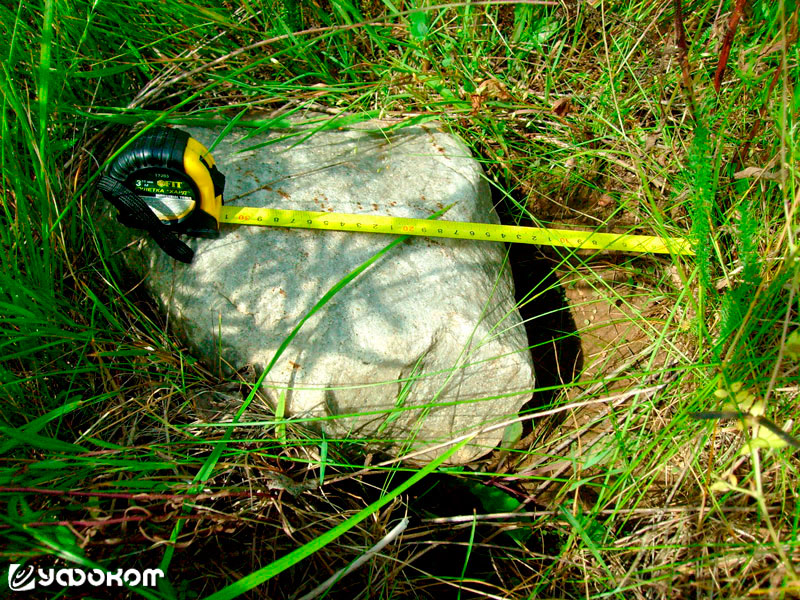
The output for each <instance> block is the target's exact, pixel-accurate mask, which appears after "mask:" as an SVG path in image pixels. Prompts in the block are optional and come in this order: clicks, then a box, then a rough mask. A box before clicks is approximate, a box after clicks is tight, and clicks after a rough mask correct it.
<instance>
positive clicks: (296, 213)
mask: <svg viewBox="0 0 800 600" xmlns="http://www.w3.org/2000/svg"><path fill="white" fill-rule="evenodd" d="M224 187H225V177H224V176H223V175H222V173H220V172H219V170H218V169H217V167H216V165H215V163H214V159H213V158H212V157H211V155H210V154H209V152H208V150H207V149H206V148H205V147H204V146H203V145H202V144H201V143H200V142H198V141H197V140H195V139H194V138H192V137H191V136H190V135H189V134H188V133H186V132H183V131H180V130H178V129H168V128H164V127H159V128H153V129H150V130H148V131H147V132H146V133H144V134H143V135H141V136H140V137H138V138H136V139H135V140H134V141H133V142H132V143H131V144H130V145H129V146H127V147H126V148H125V149H124V150H123V151H122V152H120V153H119V154H118V155H117V157H116V159H115V160H114V162H113V163H112V164H111V166H110V168H109V170H108V173H107V174H106V175H103V176H102V177H101V179H100V190H101V191H102V192H103V195H104V196H105V197H106V199H108V201H109V202H111V203H112V204H113V205H114V206H115V207H116V208H117V209H118V210H119V217H118V218H119V221H120V222H121V223H122V224H123V225H126V226H128V227H135V228H138V229H144V230H146V231H148V232H149V233H150V235H151V236H152V237H153V239H154V240H155V241H156V243H158V245H159V246H160V247H161V248H162V249H163V250H164V251H165V252H166V253H167V254H169V255H170V256H172V257H173V258H175V259H177V260H180V261H182V262H187V263H188V262H191V260H192V257H193V254H194V253H193V251H192V250H191V249H190V248H189V247H188V246H187V245H186V244H184V243H183V242H182V241H180V240H179V239H178V237H177V235H176V234H178V233H183V234H187V235H190V236H200V237H216V236H218V235H219V224H220V223H230V224H234V225H256V226H266V227H292V228H301V229H316V230H323V231H349V232H353V233H383V234H393V235H413V236H425V237H437V238H451V239H462V240H475V241H487V242H511V243H521V244H537V245H548V246H561V247H568V248H590V249H595V250H617V251H622V252H644V253H661V254H684V255H691V254H694V251H693V250H692V247H691V244H690V243H689V241H688V240H686V239H683V238H674V237H656V236H648V235H628V234H615V233H601V232H594V231H573V230H568V229H550V228H538V227H520V226H515V225H494V224H491V223H466V222H460V221H446V220H430V219H413V218H403V217H390V216H386V215H371V214H347V213H329V212H311V211H302V210H284V209H277V208H255V207H246V206H223V205H222V204H223V198H222V195H223V190H224Z"/></svg>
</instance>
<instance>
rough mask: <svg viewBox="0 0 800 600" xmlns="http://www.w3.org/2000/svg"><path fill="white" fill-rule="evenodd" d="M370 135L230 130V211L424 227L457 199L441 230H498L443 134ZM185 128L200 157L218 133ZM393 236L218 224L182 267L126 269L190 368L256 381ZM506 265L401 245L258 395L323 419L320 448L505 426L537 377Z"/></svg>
mask: <svg viewBox="0 0 800 600" xmlns="http://www.w3.org/2000/svg"><path fill="white" fill-rule="evenodd" d="M380 125H381V123H379V122H375V121H373V122H370V123H366V124H361V125H359V126H357V127H354V128H348V129H345V130H332V131H330V130H329V131H316V132H313V135H312V130H310V129H306V128H304V127H299V126H298V127H297V128H294V129H290V130H281V131H277V132H276V131H273V132H270V133H262V134H258V135H254V136H252V137H250V138H248V139H245V136H246V135H247V134H248V133H249V132H248V131H243V130H238V129H234V130H233V131H232V132H231V133H230V134H228V135H227V136H226V138H225V139H224V140H223V141H221V142H220V143H219V145H218V146H217V147H216V148H215V149H214V151H213V156H214V158H215V160H216V161H217V164H218V165H219V168H220V170H221V171H222V172H223V173H224V174H225V175H226V177H227V183H226V189H225V203H226V205H242V206H266V207H275V208H289V209H299V210H318V211H335V212H352V213H364V214H388V215H394V216H403V217H428V216H430V215H431V214H433V213H434V212H436V211H438V210H439V209H441V208H442V207H444V206H446V205H449V204H452V203H455V205H454V206H453V207H452V208H451V209H450V210H449V211H448V212H447V213H446V214H445V216H444V217H443V218H444V219H448V220H458V221H484V222H492V223H494V222H498V219H497V215H496V214H495V212H494V209H493V208H492V204H491V198H490V193H489V189H488V186H487V184H486V182H485V181H484V179H483V173H482V169H481V167H480V165H479V164H478V163H477V162H476V161H475V160H474V159H473V158H472V157H471V156H470V153H469V150H468V149H467V148H466V146H464V144H463V143H462V142H460V141H459V140H458V139H457V138H455V137H454V136H452V135H449V134H446V133H443V132H442V131H440V130H439V129H437V127H436V126H435V125H424V126H417V127H410V128H405V129H400V130H399V131H396V132H393V133H388V132H386V131H385V130H381V128H380ZM186 130H187V131H189V132H190V133H191V134H192V135H193V136H194V137H196V138H197V139H198V140H200V141H201V142H202V143H203V144H205V145H207V146H208V145H210V144H211V143H212V142H213V141H214V140H215V139H216V138H217V136H218V134H219V131H217V130H212V129H204V128H186ZM140 233H141V232H134V231H131V232H130V233H127V234H125V235H129V236H131V237H130V238H129V239H134V238H138V237H139V234H140ZM185 239H186V238H185ZM392 239H393V238H392V237H391V236H385V235H359V234H353V233H345V232H315V231H305V230H299V229H294V230H287V229H271V228H262V227H237V226H232V225H222V232H221V235H220V237H219V239H216V240H205V239H192V240H188V243H189V244H190V245H191V246H192V248H194V250H195V252H196V255H195V259H194V261H193V263H192V264H191V265H184V264H181V263H178V262H175V261H173V260H172V259H170V258H169V257H167V256H166V255H165V254H163V253H162V252H161V251H160V250H159V249H158V247H157V246H156V245H155V244H153V243H152V242H150V241H149V240H142V241H141V242H140V243H137V244H133V245H132V246H131V248H130V249H128V250H126V251H125V253H124V256H125V260H126V262H127V263H128V265H129V266H130V267H131V268H132V269H133V271H134V272H136V273H137V274H139V275H141V276H143V277H145V282H146V285H147V287H148V288H149V290H150V292H151V293H152V294H153V296H154V297H155V298H156V299H157V300H158V301H159V303H160V304H161V306H163V308H164V310H166V311H168V315H169V318H170V322H171V323H172V324H173V325H174V326H176V327H177V328H178V331H179V332H180V333H181V334H182V335H183V336H184V337H185V339H186V341H187V342H188V344H189V345H190V347H191V348H192V349H193V351H195V352H196V353H197V355H198V356H199V357H200V358H202V359H203V360H204V361H205V362H206V363H208V364H209V365H210V366H212V367H214V368H220V366H221V365H226V368H229V367H233V368H234V369H236V368H239V367H241V366H243V365H247V364H252V365H255V367H256V369H257V370H259V371H261V370H263V369H264V367H265V366H266V365H267V364H268V363H269V362H270V360H271V359H272V357H273V356H274V354H275V351H276V350H277V349H278V347H279V345H280V344H281V342H282V341H283V340H284V339H285V337H286V336H287V335H288V334H289V332H290V331H291V330H292V329H293V328H294V327H295V325H296V324H297V323H298V322H299V321H300V319H302V318H303V317H304V316H305V315H306V314H307V312H308V311H309V309H310V308H311V307H312V306H313V305H314V304H315V303H316V302H317V301H318V300H319V299H320V298H321V297H322V296H323V294H325V292H327V291H328V290H329V289H330V288H331V287H332V286H333V285H334V284H335V283H336V282H338V281H339V280H340V279H341V278H342V277H344V276H345V275H346V274H347V273H348V272H350V271H351V270H352V269H354V268H355V267H357V266H358V265H360V264H361V263H362V262H363V261H364V260H366V259H368V258H369V257H371V256H373V255H374V254H375V253H376V252H378V251H379V250H381V249H382V248H383V247H384V246H386V244H388V243H389V242H390V241H391V240H392ZM504 255H505V248H504V247H503V246H502V245H499V244H492V243H477V242H470V241H459V240H442V239H439V240H434V239H426V238H414V239H410V240H408V241H406V242H404V243H402V244H400V245H399V246H397V247H395V248H394V249H392V250H391V251H389V252H388V253H387V254H386V255H384V256H383V257H381V258H380V259H379V260H378V261H377V262H376V263H375V264H373V265H372V266H371V267H370V268H369V269H368V270H367V271H365V272H364V273H362V274H361V275H359V276H358V277H357V278H356V279H355V280H354V281H352V282H351V283H350V284H349V285H347V286H346V287H345V288H344V289H343V290H341V291H340V292H339V293H338V294H337V295H336V296H334V298H333V299H332V300H331V301H330V302H329V303H328V304H326V305H325V306H324V307H323V308H322V309H321V310H320V311H319V312H317V313H316V314H315V315H314V316H313V317H312V318H311V319H309V320H308V321H307V322H306V323H305V325H304V326H303V327H302V329H301V330H300V332H299V334H298V335H297V337H296V338H295V339H294V341H293V342H292V343H291V344H290V345H289V347H288V348H287V350H286V352H285V353H284V354H283V355H282V356H281V357H280V359H279V360H278V362H277V363H276V364H275V366H274V367H273V368H272V370H271V371H270V372H269V373H268V374H267V376H266V384H265V385H266V393H267V395H268V396H269V397H270V399H271V401H272V402H273V403H274V402H275V401H276V400H277V398H278V397H279V395H280V394H281V391H282V390H286V406H287V412H288V414H289V415H291V416H293V417H314V418H322V419H320V420H319V421H317V422H315V423H314V426H316V427H317V428H324V430H325V433H326V435H327V436H328V437H329V438H331V437H340V438H341V437H355V438H362V439H363V438H369V439H374V440H376V445H377V446H379V447H381V448H382V449H384V450H388V451H391V452H394V453H398V452H401V451H407V450H422V449H425V448H428V447H431V448H433V447H434V446H435V445H436V444H439V443H441V442H446V441H447V440H449V439H452V438H453V437H455V436H458V435H462V434H465V433H468V432H470V431H473V430H475V429H476V428H480V427H483V426H486V425H491V424H493V423H498V422H501V421H503V420H505V419H508V418H512V417H513V416H514V415H515V414H516V413H517V411H518V410H519V408H520V407H521V405H522V404H524V403H525V402H526V401H527V400H529V398H530V395H531V394H530V390H531V389H532V388H533V371H532V364H531V358H530V353H529V351H528V350H527V347H528V343H527V339H526V335H525V331H524V328H523V326H522V323H521V320H520V317H519V314H518V313H517V311H516V309H515V308H514V297H513V282H512V278H511V274H510V272H509V269H508V267H507V266H505V267H504V266H503V264H504V261H503V259H504ZM502 434H503V431H502V429H497V430H494V431H491V432H486V433H483V434H481V435H479V436H478V437H477V438H475V439H474V440H473V441H472V442H471V443H470V445H469V446H466V447H464V448H463V449H462V450H461V451H460V452H459V453H458V454H457V455H455V456H454V457H453V458H452V459H451V461H450V462H455V463H463V462H468V461H470V460H473V459H475V458H477V457H479V456H481V455H482V454H484V453H486V452H488V451H489V450H491V449H492V448H493V447H494V446H496V445H497V444H498V443H499V442H500V439H501V437H502ZM378 440H384V441H378ZM442 451H443V450H442V449H436V448H434V449H432V450H431V451H430V452H427V453H425V454H424V455H422V456H423V460H426V459H427V460H429V459H432V458H433V457H434V456H437V455H438V454H440V453H441V452H442Z"/></svg>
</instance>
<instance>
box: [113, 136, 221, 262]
mask: <svg viewBox="0 0 800 600" xmlns="http://www.w3.org/2000/svg"><path fill="white" fill-rule="evenodd" d="M190 171H191V173H190ZM193 177H198V178H203V179H205V187H206V188H209V187H210V186H213V192H212V191H211V190H210V189H206V190H205V192H204V190H202V189H201V186H202V185H204V183H202V182H200V181H196V180H195V179H194V178H193ZM209 178H210V185H209ZM224 187H225V176H224V175H222V173H220V172H219V170H218V169H217V167H216V165H214V163H213V159H211V158H210V156H208V151H207V150H206V149H205V148H204V147H203V146H202V144H200V143H199V142H197V141H196V140H194V139H193V138H192V137H191V136H190V135H189V134H188V133H186V132H185V131H181V130H179V129H169V128H166V127H156V128H153V129H151V130H149V131H147V132H145V133H144V134H143V135H141V136H140V137H139V138H137V139H136V140H135V141H134V142H133V143H132V144H131V145H130V146H129V147H128V148H126V149H125V150H124V151H123V152H122V153H121V154H120V155H119V156H118V157H117V158H116V159H115V160H114V162H113V163H112V164H111V166H110V167H109V169H108V172H107V174H106V175H105V176H104V177H103V180H101V185H100V189H101V191H102V192H103V195H104V196H105V197H106V199H107V200H108V201H109V202H111V203H112V204H113V205H114V206H115V207H116V208H117V209H118V210H119V220H120V222H121V223H122V224H124V225H126V226H128V227H136V228H139V229H145V230H147V231H148V232H149V233H150V234H151V235H152V237H153V238H154V239H155V240H156V241H157V242H158V243H159V245H160V246H161V247H162V248H163V249H164V250H165V251H166V252H167V253H168V254H170V256H173V257H174V258H178V260H182V261H184V262H190V261H191V256H188V253H191V254H193V253H192V252H191V250H190V249H189V248H188V246H186V245H185V244H184V243H183V242H181V241H180V240H178V239H177V237H175V235H174V234H176V233H183V234H187V235H190V236H195V237H206V238H213V237H217V236H218V235H219V222H218V216H219V215H218V212H219V206H220V205H221V203H222V194H223V190H224ZM204 193H205V196H206V197H204ZM134 196H135V197H136V198H138V201H137V200H136V199H134ZM209 196H210V198H209ZM146 210H148V211H150V212H151V213H152V215H153V216H154V217H155V219H153V218H150V217H149V215H146V214H144V213H145V211H146ZM159 240H160V241H159ZM181 246H182V247H181ZM187 252H188V253H187ZM187 256H188V260H187Z"/></svg>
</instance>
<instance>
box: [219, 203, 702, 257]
mask: <svg viewBox="0 0 800 600" xmlns="http://www.w3.org/2000/svg"><path fill="white" fill-rule="evenodd" d="M220 222H221V223H232V224H236V225H261V226H265V227H298V228H301V229H321V230H325V231H350V232H355V233H388V234H392V235H418V236H424V237H439V238H451V239H458V240H482V241H487V242H513V243H517V244H537V245H542V246H563V247H567V248H589V249H593V250H620V251H622V252H646V253H655V254H694V251H692V248H691V244H690V243H689V241H688V240H686V239H683V238H673V237H667V238H661V237H656V236H650V235H627V234H617V233H600V232H593V231H572V230H568V229H548V228H540V227H518V226H515V225H492V224H489V223H462V222H460V221H441V220H430V219H409V218H405V217H389V216H386V215H356V214H345V213H332V212H312V211H305V210H283V209H279V208H253V207H247V206H223V207H222V212H221V214H220Z"/></svg>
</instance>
